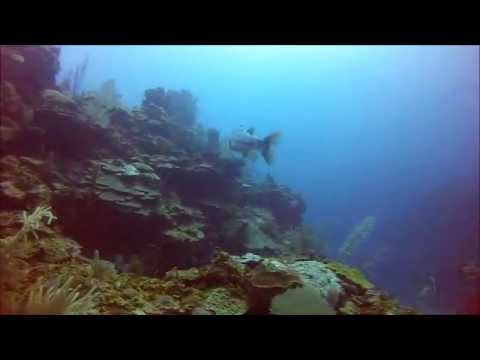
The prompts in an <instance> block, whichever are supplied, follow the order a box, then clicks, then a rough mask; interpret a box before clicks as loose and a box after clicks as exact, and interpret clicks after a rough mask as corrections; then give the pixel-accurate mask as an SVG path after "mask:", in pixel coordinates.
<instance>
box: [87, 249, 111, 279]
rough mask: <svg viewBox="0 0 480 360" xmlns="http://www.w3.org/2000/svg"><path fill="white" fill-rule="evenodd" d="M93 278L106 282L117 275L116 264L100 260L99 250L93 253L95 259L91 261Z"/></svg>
mask: <svg viewBox="0 0 480 360" xmlns="http://www.w3.org/2000/svg"><path fill="white" fill-rule="evenodd" d="M90 264H91V266H92V272H93V277H94V278H96V279H100V280H106V279H109V278H111V277H112V276H114V275H116V274H117V270H116V269H115V264H113V263H111V262H110V261H106V260H102V259H100V254H99V251H98V250H95V251H94V253H93V259H92V261H91V263H90Z"/></svg>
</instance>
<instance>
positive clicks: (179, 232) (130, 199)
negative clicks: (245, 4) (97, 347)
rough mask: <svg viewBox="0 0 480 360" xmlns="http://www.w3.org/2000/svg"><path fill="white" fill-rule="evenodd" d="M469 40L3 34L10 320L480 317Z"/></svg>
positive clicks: (0, 68)
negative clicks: (15, 38)
mask: <svg viewBox="0 0 480 360" xmlns="http://www.w3.org/2000/svg"><path fill="white" fill-rule="evenodd" d="M479 49H480V47H478V46H350V45H349V46H347V45H341V46H331V45H328V46H326V45H318V46H293V45H275V46H273V45H272V46H270V45H255V46H253V45H252V46H247V45H228V46H227V45H215V46H213V45H212V46H207V45H202V46H200V45H182V46H179V45H178V46H174V45H171V46H165V45H158V46H153V45H142V46H138V45H135V46H133V45H128V46H126V45H125V46H120V45H118V46H117V45H116V46H113V45H111V46H106V45H105V46H103V45H102V46H99V45H98V46H94V45H92V46H90V45H88V46H87V45H68V46H66V45H62V46H54V45H32V46H30V45H28V46H27V45H22V46H16V45H15V46H13V45H9V46H1V61H0V81H1V82H0V86H1V90H0V91H1V98H0V100H1V102H0V116H1V121H0V146H1V152H0V169H1V170H0V314H2V315H10V314H20V315H424V314H434V315H435V314H480V243H479V233H480V219H479V154H480V151H479V98H480V94H479V86H480V85H479Z"/></svg>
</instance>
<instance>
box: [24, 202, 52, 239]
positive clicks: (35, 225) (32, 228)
mask: <svg viewBox="0 0 480 360" xmlns="http://www.w3.org/2000/svg"><path fill="white" fill-rule="evenodd" d="M43 218H46V219H47V225H50V224H51V223H52V221H53V220H55V219H57V217H56V216H55V215H54V214H53V213H52V211H51V207H50V206H48V207H46V206H37V207H36V208H35V210H34V211H33V212H32V213H31V214H28V213H27V212H26V211H23V212H22V215H21V217H20V220H21V221H22V223H23V225H22V228H21V229H20V231H19V232H18V233H17V235H16V236H15V238H16V239H17V240H20V239H24V240H26V239H27V237H28V235H29V234H33V236H34V237H35V239H37V240H38V239H39V238H38V234H37V233H36V232H37V231H38V230H40V227H41V225H42V220H43Z"/></svg>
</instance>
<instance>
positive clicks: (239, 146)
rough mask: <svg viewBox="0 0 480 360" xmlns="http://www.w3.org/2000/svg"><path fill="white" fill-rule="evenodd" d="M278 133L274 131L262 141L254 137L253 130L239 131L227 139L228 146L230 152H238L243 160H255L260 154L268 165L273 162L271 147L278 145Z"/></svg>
mask: <svg viewBox="0 0 480 360" xmlns="http://www.w3.org/2000/svg"><path fill="white" fill-rule="evenodd" d="M279 138H280V132H278V131H276V132H273V133H271V134H270V135H268V136H266V137H264V138H263V139H262V138H260V137H258V136H256V135H255V129H254V128H249V129H247V130H245V129H240V130H238V131H237V132H235V133H234V135H233V136H232V137H231V138H230V139H229V141H228V145H229V148H230V149H231V150H232V151H236V152H239V153H241V154H242V155H243V157H245V158H250V159H255V158H256V155H257V153H258V152H260V153H261V154H262V156H263V158H264V160H265V162H266V163H267V164H269V165H271V164H272V161H273V146H274V145H276V144H277V143H278V140H279Z"/></svg>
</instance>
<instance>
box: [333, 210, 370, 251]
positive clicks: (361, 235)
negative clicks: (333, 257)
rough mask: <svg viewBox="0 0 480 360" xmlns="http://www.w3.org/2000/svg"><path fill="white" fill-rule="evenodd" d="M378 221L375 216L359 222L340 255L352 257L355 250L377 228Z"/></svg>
mask: <svg viewBox="0 0 480 360" xmlns="http://www.w3.org/2000/svg"><path fill="white" fill-rule="evenodd" d="M376 222H377V219H376V218H375V217H374V216H367V217H365V218H364V219H363V220H362V221H361V222H359V223H358V224H357V225H355V227H354V228H353V230H352V231H351V232H350V234H349V235H348V237H347V239H346V240H345V242H344V243H343V245H342V246H341V248H340V250H339V253H340V255H343V256H351V255H352V252H353V250H355V249H356V248H357V247H358V245H359V244H360V243H361V242H362V241H364V240H365V239H367V238H368V237H369V236H370V234H371V233H372V231H373V229H374V228H375V224H376Z"/></svg>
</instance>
